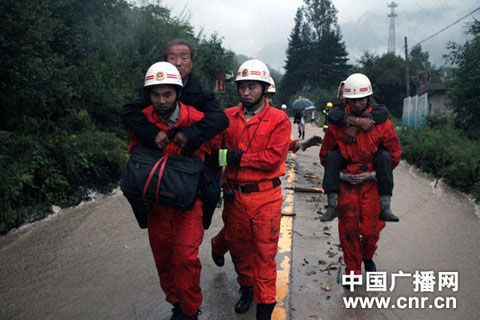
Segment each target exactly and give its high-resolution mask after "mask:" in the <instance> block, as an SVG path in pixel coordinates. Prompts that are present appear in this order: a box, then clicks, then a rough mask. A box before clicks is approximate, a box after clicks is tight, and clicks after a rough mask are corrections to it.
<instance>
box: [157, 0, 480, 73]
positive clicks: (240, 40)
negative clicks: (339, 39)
mask: <svg viewBox="0 0 480 320" xmlns="http://www.w3.org/2000/svg"><path fill="white" fill-rule="evenodd" d="M390 2H391V0H389V1H386V0H333V4H334V6H335V7H336V8H337V10H338V24H339V25H340V29H341V31H342V35H343V40H344V41H345V44H346V46H347V51H348V52H349V54H350V56H349V57H350V58H351V62H355V59H356V58H358V57H359V56H361V55H362V54H363V52H365V51H367V50H368V51H369V52H371V53H377V54H382V53H384V52H386V51H387V47H388V34H389V25H390V19H389V18H388V17H387V15H388V14H389V13H390V8H387V3H390ZM161 3H162V4H163V5H165V6H167V7H168V8H170V9H171V12H172V15H174V16H181V17H183V18H185V17H188V18H189V21H190V24H191V25H192V26H193V27H194V30H195V32H197V33H198V32H199V31H200V30H201V29H203V30H204V34H206V35H210V34H212V33H214V32H217V33H218V34H219V36H220V37H222V38H223V44H224V46H225V47H226V48H228V49H230V50H232V51H234V52H235V53H238V54H244V55H246V56H249V57H252V58H259V59H262V60H264V61H265V62H267V63H268V64H269V65H271V66H273V67H275V68H277V69H279V68H281V66H283V65H284V60H285V50H286V48H287V45H288V39H289V35H290V32H291V30H292V28H293V24H294V17H295V13H296V10H297V8H298V7H300V6H302V4H303V0H161ZM396 3H397V4H398V7H397V8H395V13H396V14H397V15H398V17H397V18H396V19H395V34H396V37H395V38H396V53H397V54H401V55H402V56H403V55H404V54H403V52H404V51H403V50H404V49H403V48H404V37H405V36H407V38H408V46H409V48H411V47H412V46H413V45H414V44H415V43H417V42H419V41H422V40H424V39H426V38H427V37H429V36H431V35H433V34H434V33H436V32H437V31H440V30H441V29H442V28H444V27H446V26H448V25H449V24H451V23H453V22H455V21H456V20H457V19H459V18H461V17H463V16H465V15H466V14H468V13H469V12H470V11H472V10H474V9H476V8H478V7H480V0H397V1H396ZM474 18H476V19H479V18H480V10H479V11H476V12H475V13H474V14H473V15H470V16H469V17H467V18H465V19H464V20H462V21H461V22H460V23H457V24H455V25H454V26H452V27H451V28H449V29H447V30H446V31H444V32H442V33H440V34H439V35H437V36H435V37H433V38H432V39H430V40H428V41H426V42H424V43H422V48H423V49H424V50H426V51H428V52H429V54H430V57H431V60H432V61H433V63H434V64H435V65H437V66H438V65H441V64H443V63H444V61H443V59H442V57H441V56H442V54H443V53H445V52H446V51H447V50H446V49H445V48H446V43H447V41H448V40H454V41H457V42H463V41H465V34H464V31H465V22H469V21H472V20H473V19H474Z"/></svg>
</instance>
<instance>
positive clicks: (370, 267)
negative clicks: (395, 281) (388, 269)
mask: <svg viewBox="0 0 480 320" xmlns="http://www.w3.org/2000/svg"><path fill="white" fill-rule="evenodd" d="M363 264H364V265H365V272H375V271H377V266H376V265H375V262H373V260H363Z"/></svg>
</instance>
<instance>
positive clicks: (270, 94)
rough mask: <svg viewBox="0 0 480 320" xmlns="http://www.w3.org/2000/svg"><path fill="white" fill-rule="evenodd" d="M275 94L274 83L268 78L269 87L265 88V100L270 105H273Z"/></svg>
mask: <svg viewBox="0 0 480 320" xmlns="http://www.w3.org/2000/svg"><path fill="white" fill-rule="evenodd" d="M276 92H277V89H276V87H275V81H273V78H272V77H270V85H269V86H268V88H267V93H266V94H265V100H267V102H268V103H269V104H270V105H272V103H273V96H274V95H275V93H276Z"/></svg>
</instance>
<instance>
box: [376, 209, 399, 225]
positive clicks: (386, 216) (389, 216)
mask: <svg viewBox="0 0 480 320" xmlns="http://www.w3.org/2000/svg"><path fill="white" fill-rule="evenodd" d="M380 220H383V221H387V222H398V221H400V218H398V217H397V216H396V215H394V214H393V212H392V210H390V208H388V209H383V210H382V211H380Z"/></svg>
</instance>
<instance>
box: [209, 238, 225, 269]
mask: <svg viewBox="0 0 480 320" xmlns="http://www.w3.org/2000/svg"><path fill="white" fill-rule="evenodd" d="M210 243H211V244H212V259H213V262H214V263H215V264H216V265H217V266H218V267H223V265H224V264H225V258H224V257H223V256H217V255H215V252H214V251H213V238H212V240H211V241H210Z"/></svg>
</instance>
